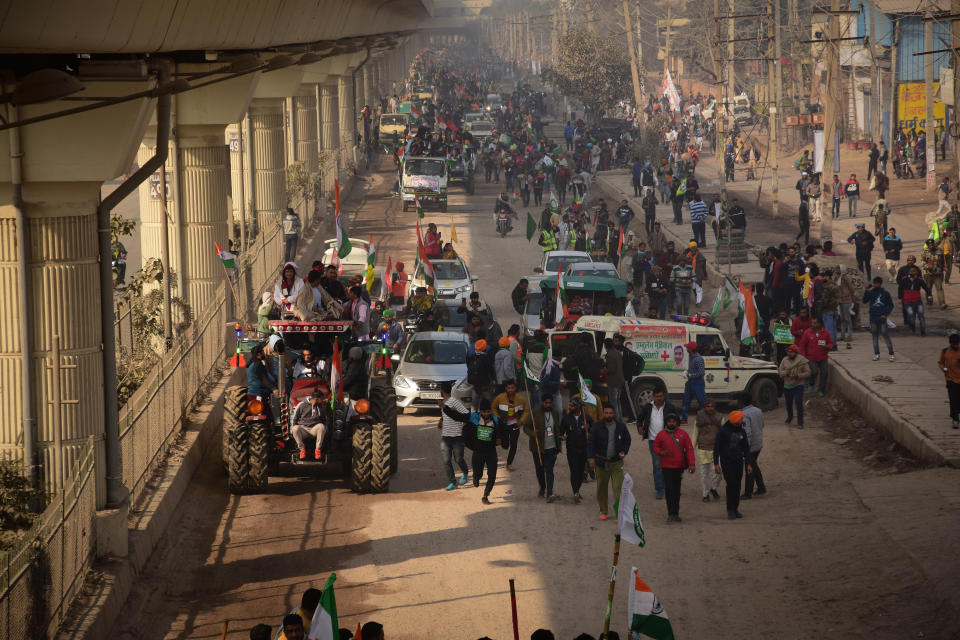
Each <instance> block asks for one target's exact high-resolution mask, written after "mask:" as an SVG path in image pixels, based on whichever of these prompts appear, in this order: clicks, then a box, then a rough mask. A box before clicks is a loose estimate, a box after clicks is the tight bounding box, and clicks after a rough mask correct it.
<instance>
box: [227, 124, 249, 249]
mask: <svg viewBox="0 0 960 640" xmlns="http://www.w3.org/2000/svg"><path fill="white" fill-rule="evenodd" d="M245 123H246V118H244V120H243V121H241V122H239V123H237V124H231V125H229V126H227V131H226V142H227V147H228V148H229V149H230V205H231V209H232V212H231V213H232V216H231V218H230V222H229V224H232V225H234V227H235V228H236V231H235V232H234V235H233V238H234V242H236V243H237V244H236V245H235V246H236V247H239V246H240V243H239V240H240V239H241V238H242V233H241V231H240V225H241V224H243V220H244V218H245V215H246V214H245V213H244V212H245V211H249V209H245V207H246V206H247V202H248V200H249V198H250V186H249V184H248V183H247V179H246V176H247V172H246V170H245V169H246V164H247V161H246V160H245V159H243V158H244V155H243V154H245V153H246V148H247V145H248V144H249V142H248V140H247V136H246V131H247V126H246V124H245Z"/></svg>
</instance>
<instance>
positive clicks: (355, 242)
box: [323, 238, 370, 276]
mask: <svg viewBox="0 0 960 640" xmlns="http://www.w3.org/2000/svg"><path fill="white" fill-rule="evenodd" d="M324 244H326V245H327V250H326V251H324V252H323V264H325V265H327V264H331V261H332V260H333V252H334V249H335V248H336V245H337V239H336V238H333V239H331V240H327V241H326V242H325V243H324ZM369 246H370V243H369V242H368V241H366V240H361V239H360V238H350V253H349V254H347V257H346V258H343V259H342V260H341V262H342V263H343V275H345V276H355V275H363V272H364V271H366V270H367V250H368V249H369Z"/></svg>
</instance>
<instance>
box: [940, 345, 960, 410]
mask: <svg viewBox="0 0 960 640" xmlns="http://www.w3.org/2000/svg"><path fill="white" fill-rule="evenodd" d="M949 341H950V346H949V347H947V348H945V349H943V350H942V351H940V361H939V363H938V364H939V365H940V369H941V370H942V371H943V377H944V378H945V379H946V381H947V398H949V400H950V419H951V420H952V421H953V428H954V429H960V333H951V334H950V338H949Z"/></svg>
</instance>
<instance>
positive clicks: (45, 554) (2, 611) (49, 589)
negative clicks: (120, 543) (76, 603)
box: [0, 436, 97, 638]
mask: <svg viewBox="0 0 960 640" xmlns="http://www.w3.org/2000/svg"><path fill="white" fill-rule="evenodd" d="M94 451H95V448H94V439H93V436H91V437H90V438H89V439H88V440H87V443H86V445H84V447H83V450H82V452H81V453H80V456H79V458H78V459H77V462H76V464H75V465H74V466H73V469H72V470H71V473H70V477H72V478H73V480H72V482H70V483H69V484H68V486H67V488H66V490H65V491H63V492H59V493H57V494H55V495H54V496H53V497H52V499H51V501H50V504H49V506H47V508H46V509H45V510H44V512H43V514H41V516H40V517H39V518H38V519H37V521H36V522H35V523H34V525H33V527H31V528H30V531H28V532H27V533H26V535H24V536H23V538H21V539H20V541H19V542H18V543H17V545H16V546H15V547H14V548H13V549H11V550H10V551H8V552H6V553H4V554H2V555H0V637H2V638H38V637H44V638H52V637H53V636H54V635H55V634H56V631H57V627H58V626H59V625H60V623H61V622H62V621H63V619H64V616H65V615H66V611H67V609H68V607H69V606H70V603H71V602H72V601H73V598H74V596H75V595H77V593H78V591H79V590H80V588H81V586H82V585H83V580H84V576H85V575H86V572H87V569H88V568H89V567H90V564H91V562H92V561H93V558H94V554H95V552H96V545H97V541H96V534H95V531H94V516H95V514H96V508H97V496H96V484H97V483H96V478H95V477H94V475H93V471H94V457H95V456H94Z"/></svg>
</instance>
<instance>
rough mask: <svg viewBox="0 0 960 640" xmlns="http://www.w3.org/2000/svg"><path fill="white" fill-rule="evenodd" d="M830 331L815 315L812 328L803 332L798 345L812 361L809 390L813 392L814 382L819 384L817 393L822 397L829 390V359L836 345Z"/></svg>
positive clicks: (811, 322) (802, 352) (801, 351)
mask: <svg viewBox="0 0 960 640" xmlns="http://www.w3.org/2000/svg"><path fill="white" fill-rule="evenodd" d="M834 346H835V345H834V342H833V338H832V337H831V336H830V332H829V331H827V330H826V329H825V328H824V326H823V320H822V319H820V318H818V317H814V318H812V319H811V321H810V328H809V329H807V330H806V331H804V332H803V335H802V336H800V341H799V342H798V343H797V347H799V349H800V353H801V354H803V356H804V357H805V358H806V359H807V360H809V361H810V371H811V374H810V379H809V381H808V383H807V384H808V385H809V386H808V387H807V391H809V392H810V393H813V390H814V384H816V385H817V395H818V396H820V397H821V398H822V397H823V395H824V394H825V393H826V392H827V360H828V359H829V358H830V351H832V350H833V347H834Z"/></svg>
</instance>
